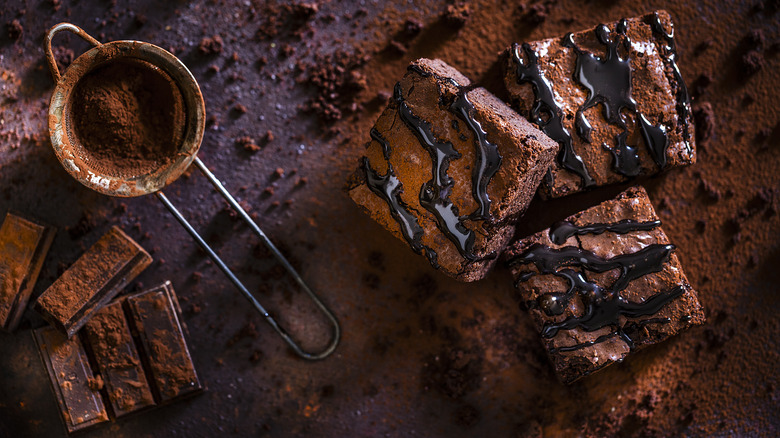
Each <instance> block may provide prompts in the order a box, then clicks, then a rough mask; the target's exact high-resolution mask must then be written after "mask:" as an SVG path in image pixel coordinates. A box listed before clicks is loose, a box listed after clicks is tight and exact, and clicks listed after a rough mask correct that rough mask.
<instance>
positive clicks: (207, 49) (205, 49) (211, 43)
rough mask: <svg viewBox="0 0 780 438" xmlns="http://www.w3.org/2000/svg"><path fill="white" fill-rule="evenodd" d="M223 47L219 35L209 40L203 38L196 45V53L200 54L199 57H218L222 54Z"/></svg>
mask: <svg viewBox="0 0 780 438" xmlns="http://www.w3.org/2000/svg"><path fill="white" fill-rule="evenodd" d="M223 45H224V43H223V42H222V37H221V36H219V35H214V36H213V37H211V38H203V39H202V40H200V44H199V45H198V52H200V54H201V55H206V56H209V55H218V54H220V53H222V47H223Z"/></svg>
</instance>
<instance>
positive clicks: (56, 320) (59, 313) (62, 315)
mask: <svg viewBox="0 0 780 438" xmlns="http://www.w3.org/2000/svg"><path fill="white" fill-rule="evenodd" d="M151 263H152V257H151V256H150V255H149V254H148V253H147V252H146V251H145V250H144V249H143V248H141V246H140V245H138V244H137V243H135V242H134V241H133V239H131V238H130V237H128V236H127V235H126V234H125V233H124V232H122V230H120V229H119V228H118V227H113V228H111V230H109V232H108V233H106V234H105V235H104V236H103V237H101V238H100V240H98V241H97V243H95V244H94V245H93V246H92V247H91V248H90V249H89V250H87V252H85V253H84V254H83V255H82V256H81V257H79V259H78V260H76V262H75V263H74V264H73V265H72V266H71V267H70V268H68V270H67V271H65V273H64V274H62V276H61V277H60V278H58V279H57V280H56V281H55V282H54V284H52V285H51V286H50V287H49V288H48V289H46V291H44V292H43V294H41V296H40V297H39V298H38V301H36V303H35V310H37V311H38V312H39V313H40V314H41V315H42V316H43V317H44V318H45V319H46V320H47V321H49V323H50V324H52V325H53V326H54V327H55V328H57V329H58V330H60V331H62V332H63V333H66V334H67V335H68V337H71V336H73V334H74V333H76V332H77V331H78V330H79V329H80V328H81V327H82V326H83V325H84V324H85V323H86V322H87V320H88V319H89V318H90V317H91V316H92V315H93V314H94V313H95V312H96V311H97V310H99V309H100V308H101V307H102V306H103V305H105V304H106V303H108V302H109V301H111V299H113V298H114V296H116V294H117V293H119V291H121V290H122V288H124V287H125V286H126V285H127V284H128V283H129V282H131V281H132V280H133V279H134V278H135V277H136V276H138V274H140V273H141V271H143V270H144V269H146V267H147V266H149V264H151Z"/></svg>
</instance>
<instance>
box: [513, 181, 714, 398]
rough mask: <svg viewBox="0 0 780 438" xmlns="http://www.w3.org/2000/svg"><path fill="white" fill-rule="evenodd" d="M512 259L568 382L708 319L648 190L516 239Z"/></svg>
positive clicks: (521, 286) (634, 190) (527, 304)
mask: <svg viewBox="0 0 780 438" xmlns="http://www.w3.org/2000/svg"><path fill="white" fill-rule="evenodd" d="M505 258H506V260H507V261H508V264H509V266H510V269H511V270H512V274H513V275H514V277H515V279H516V281H517V283H516V287H517V289H518V290H519V291H520V294H521V296H522V300H523V303H524V305H525V307H527V308H528V310H529V311H530V313H531V315H532V317H533V319H534V321H535V323H536V326H537V328H538V329H539V332H540V334H541V336H542V340H543V342H544V346H545V349H546V350H547V353H548V354H549V356H550V358H551V360H552V362H553V364H554V366H555V370H556V372H557V373H558V375H559V376H560V378H561V380H563V381H564V382H566V383H571V382H573V381H575V380H577V379H579V378H580V377H583V376H586V375H588V374H590V373H592V372H594V371H597V370H600V369H602V368H604V367H606V366H607V365H609V364H611V363H614V362H621V361H622V360H623V359H624V358H625V357H626V356H627V355H628V354H629V353H631V352H632V351H635V350H638V349H640V348H643V347H646V346H648V345H652V344H655V343H658V342H661V341H663V340H665V339H667V338H669V337H670V336H673V335H675V334H677V333H679V332H681V331H683V330H685V329H687V328H688V327H691V326H694V325H699V324H702V323H703V322H704V311H703V309H702V307H701V304H699V300H698V298H697V295H696V291H694V290H693V288H692V287H691V285H690V284H689V283H688V279H687V278H686V276H685V273H684V272H683V269H682V266H681V265H680V261H679V259H678V257H677V254H676V248H675V246H674V245H673V244H671V243H670V242H669V238H668V237H666V234H664V232H663V230H662V229H661V222H660V221H659V220H658V216H656V214H655V211H654V210H653V206H652V204H651V203H650V199H649V198H648V197H647V193H646V192H645V190H644V189H643V188H642V187H633V188H630V189H628V190H626V191H625V192H623V193H621V194H620V195H618V197H617V198H615V199H612V200H609V201H606V202H603V203H601V204H599V205H597V206H595V207H591V208H589V209H587V210H585V211H582V212H580V213H577V214H575V215H573V216H570V217H569V218H567V219H566V220H564V221H562V222H558V223H556V224H554V225H553V226H551V227H550V228H548V229H546V230H544V231H541V232H539V233H536V234H534V235H532V236H529V237H526V238H524V239H521V240H519V241H517V242H515V243H513V244H512V246H511V247H510V248H508V249H507V251H506V253H505Z"/></svg>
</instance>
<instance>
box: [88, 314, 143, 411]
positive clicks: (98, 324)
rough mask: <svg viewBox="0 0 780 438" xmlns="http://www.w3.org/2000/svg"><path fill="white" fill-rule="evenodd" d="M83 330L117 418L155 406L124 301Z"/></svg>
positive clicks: (99, 316)
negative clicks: (123, 305) (123, 306)
mask: <svg viewBox="0 0 780 438" xmlns="http://www.w3.org/2000/svg"><path fill="white" fill-rule="evenodd" d="M83 331H84V333H85V334H86V338H87V340H88V341H89V345H90V349H91V351H92V356H93V357H94V360H95V363H96V364H97V366H98V369H99V370H100V374H101V376H102V377H103V382H104V383H105V387H106V391H107V394H108V400H109V402H110V403H111V409H112V410H113V412H114V415H115V416H117V417H122V416H124V415H127V414H130V413H133V412H136V411H139V410H141V409H144V408H146V407H149V406H153V405H154V404H155V403H154V398H153V397H152V391H151V388H149V383H148V382H147V380H146V374H145V373H144V369H143V365H142V364H141V360H140V358H139V356H138V351H137V349H136V346H135V342H133V337H132V335H131V334H130V325H129V324H128V322H127V319H126V318H125V312H124V310H123V309H122V302H121V301H117V302H114V303H112V304H111V305H108V306H106V307H104V308H102V309H100V311H99V312H97V313H96V314H95V315H94V316H93V317H92V318H91V319H90V320H89V321H88V322H87V324H86V325H85V326H84V330H83Z"/></svg>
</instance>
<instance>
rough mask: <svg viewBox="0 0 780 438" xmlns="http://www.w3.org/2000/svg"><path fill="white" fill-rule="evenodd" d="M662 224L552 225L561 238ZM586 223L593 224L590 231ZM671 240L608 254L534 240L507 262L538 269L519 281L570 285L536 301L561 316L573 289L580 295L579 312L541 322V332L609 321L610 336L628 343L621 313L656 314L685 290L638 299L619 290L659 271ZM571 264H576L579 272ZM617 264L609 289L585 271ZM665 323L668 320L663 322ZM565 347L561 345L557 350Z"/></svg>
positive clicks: (585, 327)
mask: <svg viewBox="0 0 780 438" xmlns="http://www.w3.org/2000/svg"><path fill="white" fill-rule="evenodd" d="M659 225H660V222H659V221H653V222H628V221H621V222H618V223H615V224H592V225H589V226H587V227H575V226H573V225H571V223H570V222H561V223H559V224H556V226H554V227H553V228H551V229H550V236H551V239H552V240H554V241H555V240H557V241H559V242H565V240H566V238H568V237H569V236H571V235H575V234H585V233H586V232H589V231H590V232H592V233H594V234H600V233H603V232H604V231H607V230H615V232H623V233H628V232H631V231H647V230H648V229H652V228H655V227H657V226H659ZM589 227H592V228H591V229H590V230H588V228H589ZM674 248H675V247H674V245H671V244H652V245H648V246H646V247H644V248H642V249H641V250H639V251H637V252H634V253H631V254H621V255H618V256H615V257H612V258H609V259H605V258H602V257H600V256H598V255H596V254H594V253H593V252H591V251H587V250H584V249H581V248H578V247H574V246H566V247H563V248H560V249H554V248H550V247H547V246H545V245H542V244H539V243H536V244H533V245H531V247H530V248H528V249H527V250H526V251H525V252H524V253H523V254H521V255H520V256H518V257H516V258H514V259H513V260H511V261H510V265H511V266H516V265H521V264H533V265H534V266H536V268H537V270H538V271H539V274H536V273H534V272H530V271H529V272H523V273H520V274H519V275H518V281H526V280H528V279H529V278H531V277H532V276H534V275H540V274H551V275H555V276H557V277H560V278H563V279H565V280H566V281H567V282H568V284H569V289H568V290H567V291H566V292H563V293H559V292H554V293H546V294H543V295H542V296H540V297H539V298H538V299H537V302H536V306H538V307H539V308H540V309H541V310H542V311H544V312H545V314H547V315H548V316H556V315H561V314H563V313H564V311H565V310H566V308H567V306H568V305H569V302H570V300H571V298H572V297H573V296H574V294H575V293H576V294H578V295H579V296H580V298H581V300H582V303H583V304H584V305H585V311H584V313H583V315H582V316H579V317H575V316H572V317H569V318H566V319H565V320H564V321H562V322H559V323H548V324H545V326H544V328H543V329H542V336H544V337H546V338H552V337H555V336H556V335H557V334H558V332H559V331H560V330H571V329H574V328H577V327H579V328H581V329H583V330H585V331H589V332H592V331H595V330H598V329H601V328H603V327H607V326H612V327H614V331H613V332H612V333H611V335H617V336H620V337H621V338H622V339H623V340H624V341H626V343H627V344H628V345H629V346H630V347H631V346H633V341H632V340H631V337H630V332H631V331H630V330H626V328H625V327H623V328H621V327H620V326H619V318H620V317H621V316H624V317H627V318H638V317H641V316H650V315H654V314H656V313H658V311H660V310H661V308H663V306H664V305H666V304H667V303H669V302H670V301H672V300H673V299H674V298H676V297H678V296H680V295H681V294H682V293H684V292H685V289H684V287H682V286H678V287H675V288H673V289H671V290H670V291H667V292H663V293H659V294H656V295H653V296H652V297H650V298H648V299H647V300H645V301H643V302H641V303H634V302H630V301H628V300H626V299H625V298H623V297H622V296H621V295H620V292H621V291H623V290H625V288H626V287H627V286H628V285H629V283H630V282H631V281H633V280H636V279H638V278H641V277H643V276H645V275H647V274H650V273H653V272H659V271H661V270H663V267H664V265H665V264H666V263H668V261H669V257H670V256H671V254H672V251H673V250H674ZM571 268H580V269H581V271H577V270H574V269H571ZM613 269H617V270H618V272H619V277H618V279H617V280H616V281H615V283H614V284H613V285H612V287H610V288H608V289H607V288H604V287H602V286H600V285H598V284H597V283H595V282H592V281H590V280H588V278H587V276H586V274H585V271H591V272H596V273H602V272H607V271H610V270H613ZM666 322H668V321H666ZM611 335H609V336H602V337H599V339H597V340H595V341H593V342H589V343H585V344H580V345H575V346H570V347H565V349H566V351H571V350H576V349H579V348H584V347H586V346H588V345H593V344H595V343H598V342H602V341H604V340H606V339H607V338H609V337H611ZM560 351H563V350H560Z"/></svg>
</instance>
